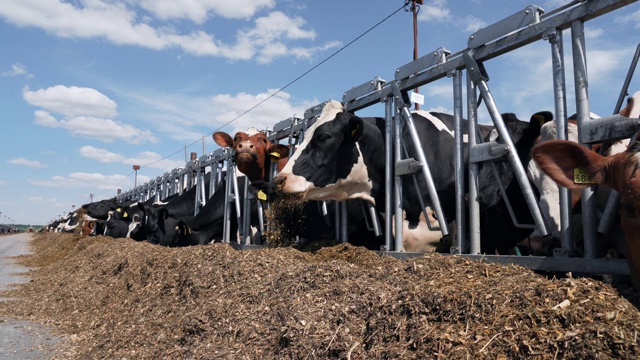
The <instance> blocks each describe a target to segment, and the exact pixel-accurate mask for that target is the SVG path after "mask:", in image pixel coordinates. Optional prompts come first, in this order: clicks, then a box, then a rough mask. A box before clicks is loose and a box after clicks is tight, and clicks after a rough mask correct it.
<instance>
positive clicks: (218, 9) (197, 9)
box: [140, 0, 275, 24]
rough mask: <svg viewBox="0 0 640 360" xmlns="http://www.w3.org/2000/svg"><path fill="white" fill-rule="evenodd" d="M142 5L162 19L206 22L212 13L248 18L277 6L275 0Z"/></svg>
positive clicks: (171, 0) (148, 0)
mask: <svg viewBox="0 0 640 360" xmlns="http://www.w3.org/2000/svg"><path fill="white" fill-rule="evenodd" d="M140 6H142V7H143V8H144V9H145V10H147V11H149V12H151V13H153V14H154V15H155V16H156V17H158V18H160V19H188V20H191V21H193V22H195V23H198V24H200V23H202V22H204V21H205V20H206V19H207V18H208V17H209V16H210V14H211V13H213V14H215V15H219V16H221V17H225V18H231V19H246V18H250V17H252V16H253V15H254V14H255V13H256V12H258V11H260V10H262V9H270V8H273V7H274V6H275V0H244V1H229V0H181V1H175V0H142V1H140Z"/></svg>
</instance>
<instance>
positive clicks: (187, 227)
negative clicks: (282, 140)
mask: <svg viewBox="0 0 640 360" xmlns="http://www.w3.org/2000/svg"><path fill="white" fill-rule="evenodd" d="M213 139H214V141H215V142H216V143H217V144H218V145H220V146H221V147H226V148H232V149H233V150H234V159H235V161H236V165H237V167H238V170H239V171H240V172H241V173H242V174H244V175H245V176H246V178H244V177H243V176H241V174H238V181H239V183H238V184H239V186H240V188H242V187H243V185H241V184H244V181H246V179H249V180H250V181H251V182H253V181H269V180H270V174H269V172H270V171H271V164H272V163H273V162H277V163H278V171H279V170H281V169H282V168H283V167H284V165H285V163H286V162H287V160H288V156H289V147H288V146H286V145H281V144H274V143H271V141H269V139H268V138H267V135H266V134H265V133H264V132H262V131H258V130H257V129H256V128H250V129H248V130H247V131H240V132H237V133H236V134H235V136H234V137H233V138H231V136H230V135H229V134H227V133H225V132H220V131H219V132H215V133H214V134H213ZM225 181H226V179H225V180H223V182H221V184H220V185H218V186H219V187H220V186H224V183H225ZM221 188H222V189H224V187H221ZM240 196H241V200H242V197H243V196H244V194H242V193H241V194H240ZM224 199H225V197H224V193H223V192H220V191H216V192H215V193H214V195H213V196H212V198H211V199H209V200H208V201H207V203H206V205H205V206H204V207H203V208H202V209H201V210H200V212H198V214H197V215H196V216H195V217H192V218H189V219H165V221H169V222H172V221H173V222H175V223H176V227H177V228H178V234H177V236H176V237H177V240H175V241H174V240H173V239H168V238H169V237H170V236H169V235H165V236H164V237H163V239H162V240H159V243H169V242H171V243H172V244H174V245H175V246H184V245H197V244H207V243H209V242H211V241H212V240H214V241H215V240H220V239H221V236H222V234H223V231H222V230H223V221H222V219H223V216H224V212H223V211H222V210H223V208H224V207H223V206H222V204H223V202H224ZM232 211H235V208H232ZM168 216H171V212H168ZM251 218H252V222H253V221H254V220H256V216H252V217H251ZM254 225H256V224H254ZM171 236H173V234H171ZM253 236H254V238H255V239H256V240H257V238H256V237H259V236H260V234H259V233H257V232H255V229H254V234H253Z"/></svg>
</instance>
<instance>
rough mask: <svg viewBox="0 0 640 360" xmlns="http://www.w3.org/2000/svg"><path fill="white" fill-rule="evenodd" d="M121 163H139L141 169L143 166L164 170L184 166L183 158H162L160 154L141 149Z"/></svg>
mask: <svg viewBox="0 0 640 360" xmlns="http://www.w3.org/2000/svg"><path fill="white" fill-rule="evenodd" d="M122 163H124V164H128V165H140V166H141V170H143V168H153V169H160V170H164V171H168V170H171V169H175V168H178V167H184V165H185V161H184V160H171V159H163V156H162V155H160V154H158V153H155V152H152V151H143V152H141V153H139V154H138V155H136V156H134V157H130V158H126V159H123V160H122ZM140 179H141V178H140V175H139V176H138V183H140Z"/></svg>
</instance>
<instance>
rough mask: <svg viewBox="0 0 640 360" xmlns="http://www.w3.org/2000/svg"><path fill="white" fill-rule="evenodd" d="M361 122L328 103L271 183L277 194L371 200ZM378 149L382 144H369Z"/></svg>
mask: <svg viewBox="0 0 640 360" xmlns="http://www.w3.org/2000/svg"><path fill="white" fill-rule="evenodd" d="M364 129H365V123H364V122H363V120H362V119H361V118H359V117H357V116H355V115H353V114H351V113H349V112H347V111H346V110H345V109H344V107H343V106H342V104H341V103H339V102H337V101H331V102H329V103H327V104H326V105H325V107H324V108H323V109H322V113H321V114H320V117H319V118H318V120H317V121H316V122H315V123H314V124H313V125H312V126H311V127H310V128H309V130H308V131H307V132H306V134H305V136H304V141H303V142H302V144H300V146H299V147H298V149H297V151H296V152H295V154H294V155H293V156H292V157H291V158H290V159H289V161H288V162H287V165H286V166H285V167H284V169H282V171H281V172H280V173H279V174H278V175H277V176H276V178H275V179H274V183H275V184H276V187H277V188H278V190H279V191H282V192H284V193H296V194H300V197H301V199H302V200H336V201H343V200H346V199H354V198H364V199H366V200H369V201H371V202H374V201H373V199H372V198H371V195H370V194H371V188H372V182H371V180H370V179H369V174H368V171H367V167H366V165H365V163H364V159H363V154H362V152H361V150H360V146H359V144H358V140H360V138H361V136H362V134H363V132H364ZM369 145H370V146H377V145H379V146H380V151H382V149H383V147H384V144H377V145H376V144H369Z"/></svg>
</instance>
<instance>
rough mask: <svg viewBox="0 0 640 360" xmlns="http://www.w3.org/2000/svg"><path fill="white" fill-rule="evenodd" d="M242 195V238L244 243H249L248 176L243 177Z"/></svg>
mask: <svg viewBox="0 0 640 360" xmlns="http://www.w3.org/2000/svg"><path fill="white" fill-rule="evenodd" d="M242 193H243V194H244V197H243V199H242V210H243V212H242V225H241V226H242V235H243V237H242V239H243V241H244V244H245V245H251V203H250V201H251V200H250V199H249V178H247V177H245V178H244V186H243V187H242Z"/></svg>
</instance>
